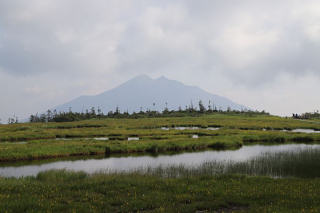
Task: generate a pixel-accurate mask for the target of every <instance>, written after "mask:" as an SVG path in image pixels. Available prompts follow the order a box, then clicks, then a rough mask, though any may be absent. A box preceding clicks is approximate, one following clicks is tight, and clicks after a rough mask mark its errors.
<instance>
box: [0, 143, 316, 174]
mask: <svg viewBox="0 0 320 213" xmlns="http://www.w3.org/2000/svg"><path fill="white" fill-rule="evenodd" d="M310 156H311V157H310ZM297 165H298V166H297ZM319 165H320V145H306V144H286V145H271V146H267V145H252V146H243V147H242V148H240V149H238V150H223V151H217V150H208V151H201V152H191V153H177V154H171V155H170V154H164V155H158V156H111V157H106V158H103V159H80V160H79V159H77V160H70V159H64V160H57V161H55V162H48V161H31V162H26V163H25V164H24V165H21V163H6V164H3V163H2V164H0V176H4V177H21V176H35V175H37V174H38V173H39V172H43V171H47V170H51V169H67V170H73V171H84V172H87V173H90V174H91V173H95V172H132V171H138V172H146V171H149V172H151V173H152V172H155V171H157V170H158V172H159V168H161V169H162V170H161V171H162V173H164V174H165V173H166V172H167V171H165V170H163V168H170V169H171V170H172V169H173V170H174V168H180V170H179V171H180V173H181V171H183V172H185V173H188V172H189V173H197V172H198V173H199V172H200V173H201V172H206V173H210V174H214V173H241V174H242V173H244V174H250V175H269V176H275V177H281V176H303V177H305V176H306V177H309V173H310V172H311V173H312V174H311V175H310V176H312V177H314V176H316V177H318V176H319V177H320V174H318V173H320V168H319ZM181 168H183V169H182V170H181ZM288 168H289V170H290V169H291V170H290V171H289V170H288ZM287 170H288V171H287ZM315 170H316V171H317V172H316V174H315ZM170 172H172V171H170ZM178 173H179V172H178ZM178 173H177V171H176V175H178V176H179V174H178ZM300 173H301V174H300ZM302 173H304V174H302Z"/></svg>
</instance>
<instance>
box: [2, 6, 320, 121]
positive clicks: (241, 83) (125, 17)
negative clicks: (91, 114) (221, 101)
mask: <svg viewBox="0 0 320 213" xmlns="http://www.w3.org/2000/svg"><path fill="white" fill-rule="evenodd" d="M319 14H320V3H319V2H318V1H316V0H310V1H307V2H306V1H299V0H294V1H292V0H284V1H276V0H268V1H253V0H244V1H241V2H240V1H236V0H227V1H218V0H200V1H191V0H177V1H169V0H164V1H156V0H152V1H147V0H139V1H132V0H123V1H117V0H109V1H104V0H97V1H94V2H88V1H87V0H70V1H63V0H29V1H23V0H17V1H10V0H3V1H1V2H0V74H1V73H2V76H3V77H2V78H0V89H1V90H6V89H7V88H8V85H7V84H6V83H5V82H4V81H7V80H8V78H10V79H11V80H10V88H11V92H9V93H10V94H12V95H11V97H10V98H7V97H5V95H3V99H4V102H6V103H7V104H6V105H4V104H2V106H0V109H1V110H2V111H6V114H10V113H12V109H11V107H10V106H12V105H13V104H15V103H21V102H26V99H25V97H24V96H23V95H22V94H24V92H25V91H29V92H30V91H34V92H35V91H37V92H38V95H37V96H34V97H33V98H32V99H29V100H32V101H29V102H30V107H29V108H28V111H30V110H31V109H32V106H34V104H36V103H37V104H38V103H43V105H41V106H42V107H47V106H50V105H57V104H60V103H61V102H62V101H65V100H67V99H68V98H71V97H76V96H78V95H80V93H81V94H82V93H87V94H95V93H98V92H102V91H103V90H106V89H110V88H112V87H113V86H116V85H117V84H118V83H120V82H123V81H124V80H126V79H129V78H130V77H133V76H135V75H138V74H142V73H145V74H149V75H151V76H154V77H156V76H160V75H166V76H168V77H170V78H175V79H177V80H181V81H184V82H186V83H190V84H197V85H200V86H202V87H204V88H205V89H207V90H210V91H212V92H215V93H220V94H221V95H227V96H229V97H230V98H233V99H237V101H238V102H241V103H244V104H246V103H249V105H251V107H252V108H254V107H255V106H258V105H256V104H255V103H256V102H259V101H260V100H259V99H257V96H255V95H254V94H253V93H252V94H251V96H250V91H252V90H253V89H254V90H258V91H260V92H261V93H264V92H265V93H267V92H266V91H269V92H270V91H271V90H272V91H273V92H275V93H276V92H277V91H276V89H278V90H280V89H279V88H278V87H276V86H275V84H282V83H281V82H280V83H279V82H278V80H277V79H282V77H283V76H287V78H286V79H299V78H301V79H309V77H310V76H313V78H320V72H319V70H320V60H318V56H319V53H320V47H319V45H320V27H319V23H320V15H319ZM4 76H6V77H4ZM293 81H295V80H292V82H293ZM305 81H306V80H304V81H303V82H305ZM43 82H45V83H43ZM286 85H290V83H287V84H286ZM312 85H315V84H312ZM240 87H241V88H243V89H242V90H241V91H243V94H247V96H249V97H251V98H244V97H243V98H242V99H241V98H240V99H239V98H238V96H239V95H240V94H239V93H238V91H239V89H238V88H240ZM286 87H287V86H286ZM61 89H63V90H64V92H63V93H61V92H60V90H61ZM292 89H294V88H292ZM314 89H315V90H317V89H320V88H318V87H317V88H314ZM49 91H50V92H49ZM55 91H56V92H55ZM46 93H50V94H51V97H52V98H47V97H46V95H45V94H46ZM64 94H65V95H64ZM268 94H272V92H270V93H268ZM57 97H60V98H57ZM265 98H267V97H265ZM13 100H15V101H13ZM270 100H271V99H270ZM319 104H320V103H319ZM275 105H277V103H275ZM312 107H313V106H311V105H310V108H312ZM39 108H41V107H39ZM39 108H37V109H36V110H39ZM280 108H281V109H280ZM301 108H302V107H301ZM308 109H309V106H308V105H306V110H308ZM267 110H268V109H267ZM14 111H17V112H21V113H22V114H23V113H24V114H26V113H27V111H26V110H24V109H22V108H19V107H17V108H15V109H14ZM272 111H273V112H275V113H282V112H283V110H282V107H280V106H279V108H278V110H277V107H272ZM9 112H10V113H9ZM1 116H2V115H1V114H0V117H1Z"/></svg>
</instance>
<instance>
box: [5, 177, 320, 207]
mask: <svg viewBox="0 0 320 213" xmlns="http://www.w3.org/2000/svg"><path fill="white" fill-rule="evenodd" d="M319 200H320V179H319V178H317V179H297V178H294V179H271V178H267V177H246V176H238V175H229V176H206V175H200V176H193V177H180V178H161V177H159V176H152V175H141V174H113V175H112V174H111V175H106V174H94V175H87V174H85V173H81V172H77V173H73V172H66V171H49V172H45V173H40V174H39V175H38V176H37V177H27V178H20V179H14V178H0V209H1V211H4V212H134V211H145V212H195V211H197V210H203V211H204V210H208V211H211V212H212V211H218V212H222V211H225V212H227V211H231V210H233V211H234V212H319V211H320V203H319Z"/></svg>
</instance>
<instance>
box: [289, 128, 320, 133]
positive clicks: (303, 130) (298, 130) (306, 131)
mask: <svg viewBox="0 0 320 213" xmlns="http://www.w3.org/2000/svg"><path fill="white" fill-rule="evenodd" d="M291 132H302V133H320V131H317V130H313V129H294V130H292V131H291Z"/></svg>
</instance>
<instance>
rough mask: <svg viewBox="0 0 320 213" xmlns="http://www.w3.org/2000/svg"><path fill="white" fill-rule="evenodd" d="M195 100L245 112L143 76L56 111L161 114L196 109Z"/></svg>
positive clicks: (196, 91) (195, 90)
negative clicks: (191, 107)
mask: <svg viewBox="0 0 320 213" xmlns="http://www.w3.org/2000/svg"><path fill="white" fill-rule="evenodd" d="M199 100H202V102H203V104H204V105H205V106H206V107H207V106H208V104H209V101H210V102H211V105H212V103H213V104H214V105H215V106H216V107H217V109H222V110H226V109H227V108H228V107H230V108H231V109H235V110H242V109H247V107H245V106H243V105H239V104H237V103H234V102H233V101H231V100H229V99H227V98H225V97H222V96H218V95H214V94H210V93H208V92H206V91H204V90H202V89H200V88H199V87H194V86H187V85H184V84H183V83H180V82H178V81H174V80H169V79H167V78H165V77H160V78H157V79H152V78H150V77H148V76H146V75H140V76H137V77H135V78H133V79H131V80H129V81H127V82H125V83H123V84H121V85H120V86H118V87H116V88H114V89H111V90H109V91H106V92H103V93H101V94H99V95H95V96H80V97H78V98H76V99H74V100H72V101H70V102H68V103H65V104H63V105H60V106H58V107H56V108H55V109H57V111H68V110H69V108H70V107H71V109H72V111H74V112H82V111H85V110H86V109H90V108H91V107H95V108H96V109H97V108H98V107H100V109H102V111H103V112H107V111H110V110H113V111H114V110H115V109H116V107H117V106H118V107H119V108H120V111H128V112H129V113H131V112H138V111H140V109H142V110H144V111H145V110H147V109H150V110H157V111H162V110H164V108H165V107H166V105H167V107H168V109H169V110H171V109H178V108H179V106H180V107H181V108H183V109H184V108H185V107H186V106H190V105H191V103H192V104H193V106H194V107H198V102H199Z"/></svg>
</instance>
